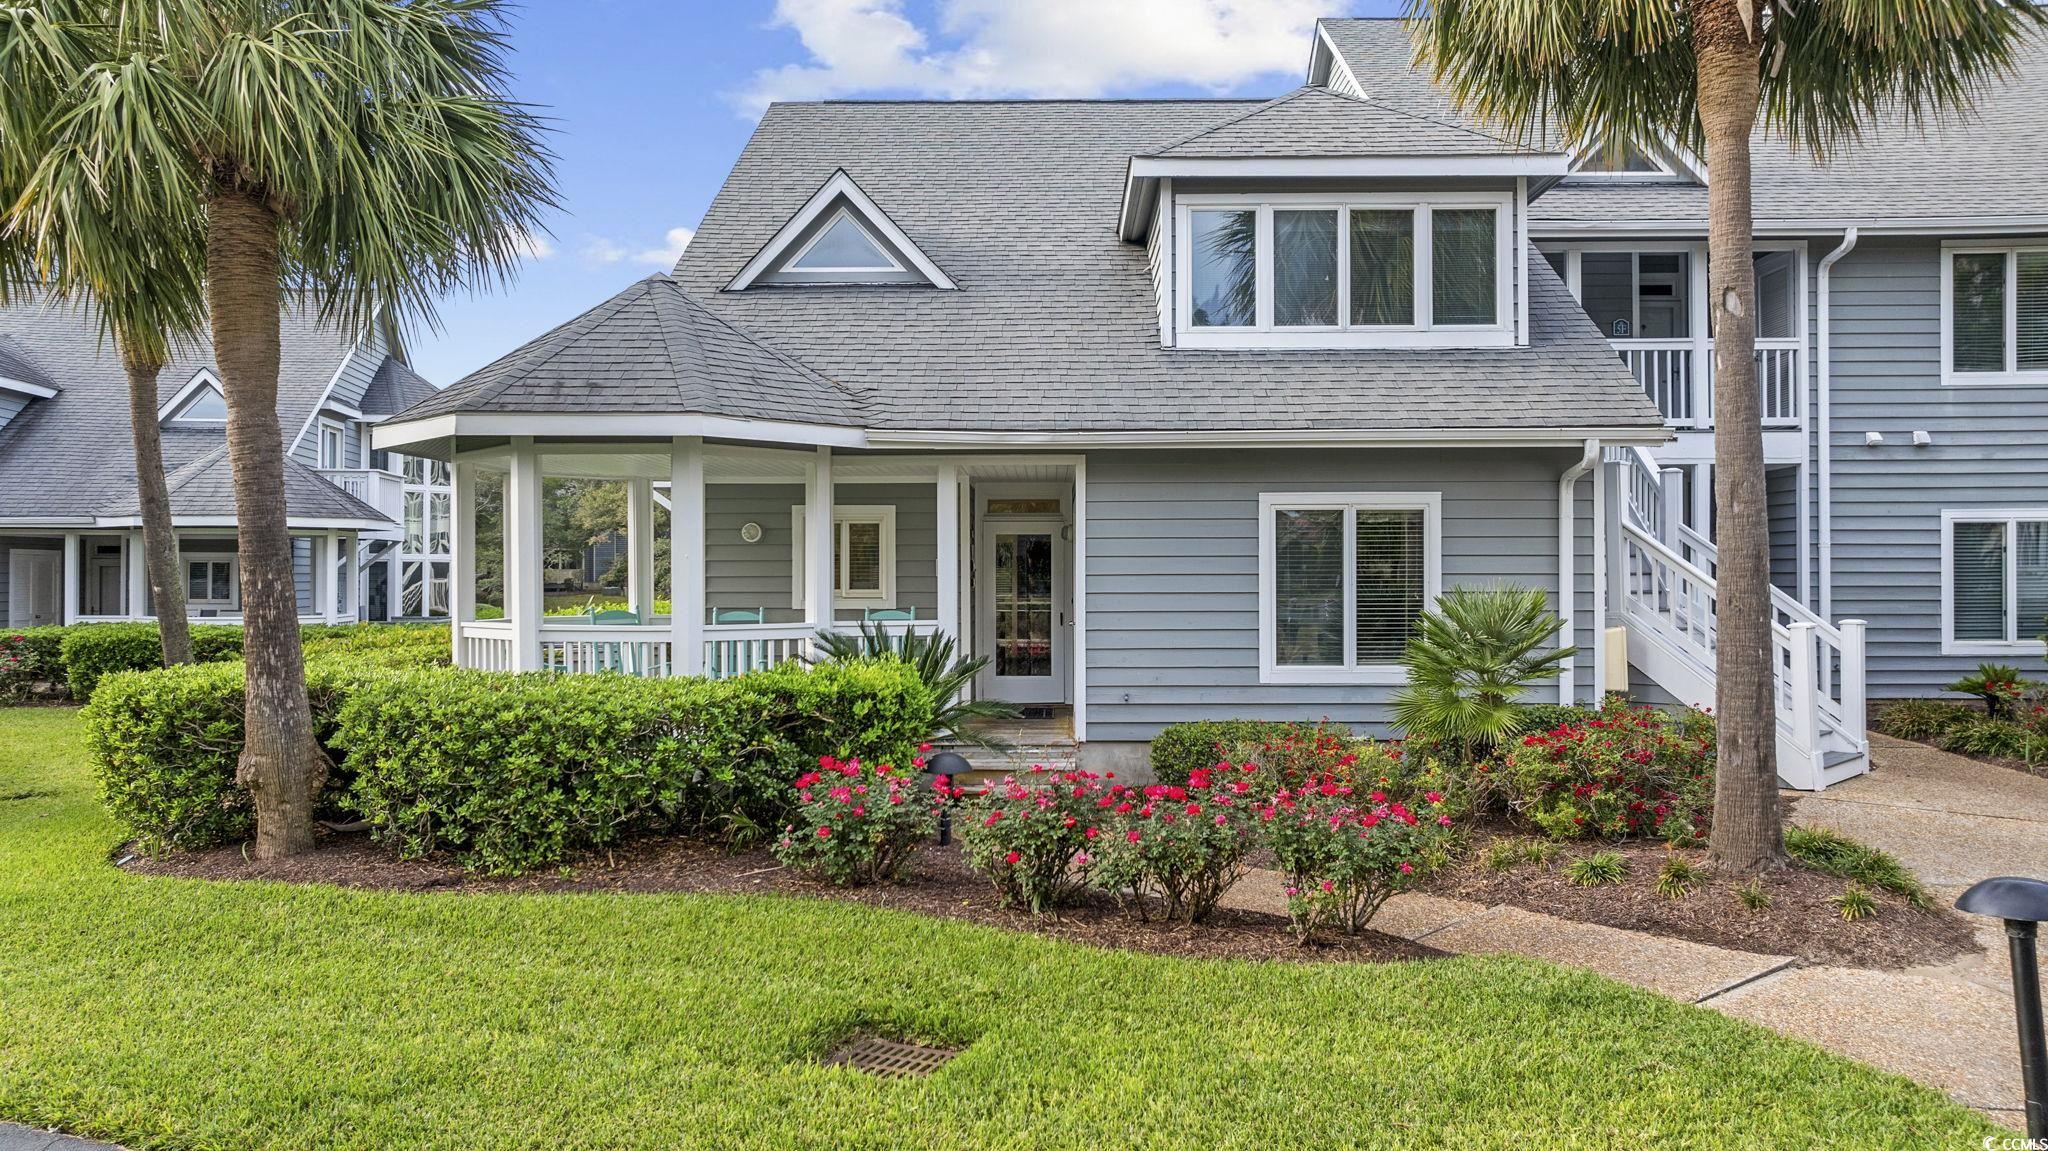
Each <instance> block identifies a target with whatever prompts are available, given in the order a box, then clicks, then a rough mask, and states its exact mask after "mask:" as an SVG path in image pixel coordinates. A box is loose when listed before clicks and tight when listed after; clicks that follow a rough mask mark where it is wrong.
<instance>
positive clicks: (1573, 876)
mask: <svg viewBox="0 0 2048 1151" xmlns="http://www.w3.org/2000/svg"><path fill="white" fill-rule="evenodd" d="M1564 874H1565V878H1567V879H1569V880H1571V881H1572V882H1573V883H1576V884H1578V885H1579V886H1580V887H1599V886H1601V885H1602V884H1608V883H1620V882H1621V881H1622V880H1623V879H1626V878H1628V860H1626V859H1623V858H1622V857H1621V855H1620V853H1618V852H1613V851H1596V852H1594V853H1593V854H1591V855H1584V856H1580V857H1579V858H1577V859H1574V860H1572V861H1571V862H1570V863H1567V864H1565V865H1564Z"/></svg>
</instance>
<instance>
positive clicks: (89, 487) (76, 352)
mask: <svg viewBox="0 0 2048 1151" xmlns="http://www.w3.org/2000/svg"><path fill="white" fill-rule="evenodd" d="M0 333H5V334H6V335H7V336H8V337H10V338H11V339H12V340H13V341H14V342H15V343H16V344H17V345H18V346H19V347H21V348H24V349H26V353H27V355H28V356H30V357H32V358H33V360H34V361H35V363H36V364H38V365H39V366H40V367H41V368H42V369H43V370H44V371H45V372H47V373H48V375H49V376H50V377H51V379H52V380H53V381H54V382H55V383H56V384H57V385H58V386H59V387H61V388H62V389H63V394H62V395H60V396H58V397H56V398H55V399H47V400H37V401H36V402H34V403H32V404H30V405H29V406H28V407H27V408H26V409H25V410H24V411H23V412H22V413H21V414H20V415H19V416H16V417H15V418H14V419H13V420H12V421H11V422H9V423H8V424H7V426H6V427H5V428H0V518H14V517H38V518H40V517H67V518H69V517H76V518H85V517H89V516H91V515H92V514H93V513H94V512H95V510H96V509H98V508H100V507H102V506H105V505H106V504H108V503H110V502H112V501H115V500H117V499H120V498H123V497H127V496H132V494H133V493H134V491H135V450H134V445H133V441H132V437H131V436H130V433H129V427H128V380H127V377H126V376H125V375H124V374H123V373H122V371H121V363H120V358H119V357H118V356H116V355H115V354H114V349H113V345H112V344H111V343H108V342H106V341H103V340H102V339H101V336H100V329H99V321H98V318H97V317H96V316H94V315H93V314H91V313H90V312H88V311H85V310H83V309H81V308H78V307H76V306H73V305H69V304H62V303H58V302H55V301H47V302H46V301H41V300H19V301H17V302H15V303H14V304H12V305H10V306H8V307H4V308H0ZM283 337H284V339H283V358H282V362H281V364H280V371H279V378H278V396H277V411H278V422H279V424H280V426H281V428H282V430H283V434H284V435H285V436H286V437H287V438H289V437H291V436H294V435H296V434H297V433H298V430H299V429H300V428H301V427H303V426H304V425H305V423H306V420H307V419H308V418H309V417H310V416H311V415H312V411H313V407H314V405H315V404H317V403H318V402H319V400H320V396H321V394H322V393H323V392H325V391H326V389H327V385H328V383H329V382H330V381H331V380H333V379H334V376H335V372H336V371H337V369H339V368H340V366H341V363H342V360H343V358H344V357H346V356H347V355H348V353H349V351H350V349H351V348H352V347H354V341H353V340H351V339H349V338H348V337H347V336H346V335H344V334H342V333H341V332H340V331H338V330H336V329H335V328H333V327H332V326H330V325H326V324H322V323H320V322H319V321H318V319H317V318H316V317H315V316H313V315H311V314H310V313H307V312H304V311H300V310H297V309H287V311H286V312H285V315H284V320H283ZM214 367H215V365H214V361H213V353H212V347H211V345H210V343H209V342H208V341H206V340H205V339H204V338H203V337H202V338H201V339H200V341H199V342H198V344H197V346H195V347H188V348H185V349H182V350H181V351H180V352H179V353H178V354H177V355H176V356H174V357H173V358H172V361H171V363H170V364H168V365H167V366H166V367H165V368H164V370H163V374H162V375H160V376H159V377H158V378H157V391H158V395H159V402H161V400H167V399H169V398H170V397H171V396H172V395H173V394H175V393H176V392H177V391H178V389H179V388H182V387H183V386H184V385H185V384H187V383H189V382H190V381H191V379H192V377H193V376H194V375H196V374H198V372H199V370H200V369H202V368H208V369H213V368H214ZM216 370H217V369H216ZM221 442H222V432H221V431H220V430H219V429H216V428H189V427H178V426H175V425H173V426H170V427H166V428H165V429H164V468H165V470H166V471H175V470H177V469H178V468H180V467H182V466H184V465H185V464H187V463H190V462H191V461H192V460H194V459H196V458H198V457H199V456H201V455H203V454H205V453H206V452H207V451H209V450H211V449H212V448H213V447H215V446H217V445H219V444H220V443H221Z"/></svg>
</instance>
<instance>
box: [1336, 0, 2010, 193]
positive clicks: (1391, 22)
mask: <svg viewBox="0 0 2048 1151" xmlns="http://www.w3.org/2000/svg"><path fill="white" fill-rule="evenodd" d="M1320 31H1321V33H1322V35H1323V37H1324V38H1325V39H1326V40H1327V42H1328V43H1329V44H1330V45H1332V46H1333V47H1334V48H1335V49H1336V50H1337V51H1338V52H1339V53H1341V54H1342V56H1343V58H1344V63H1345V64H1346V66H1347V67H1348V68H1349V69H1350V72H1351V74H1352V75H1353V76H1355V77H1356V78H1357V80H1358V83H1359V85H1360V87H1361V88H1363V89H1364V90H1365V93H1366V97H1367V99H1368V100H1370V101H1372V102H1376V103H1377V102H1384V103H1387V104H1389V105H1391V106H1394V107H1398V108H1402V109H1404V110H1407V111H1412V112H1416V113H1419V114H1423V115H1431V116H1437V117H1440V118H1443V119H1446V120H1448V121H1450V122H1452V123H1460V124H1466V125H1468V126H1472V127H1475V128H1479V127H1483V126H1482V125H1479V124H1477V123H1476V122H1475V121H1473V120H1472V119H1471V118H1469V117H1466V116H1464V115H1462V114H1461V113H1459V112H1458V111H1457V109H1456V108H1455V107H1454V106H1453V104H1452V101H1451V98H1450V95H1449V94H1448V93H1447V92H1445V91H1444V90H1443V89H1442V88H1440V87H1438V86H1437V85H1436V84H1435V83H1433V82H1432V81H1431V79H1430V77H1429V75H1428V73H1427V72H1426V71H1424V70H1421V69H1417V68H1415V67H1414V65H1413V63H1412V59H1413V57H1412V51H1413V49H1412V44H1411V41H1410V38H1409V31H1408V22H1407V21H1406V20H1403V19H1399V18H1386V19H1347V20H1324V21H1322V22H1321V25H1320ZM2019 57H2020V58H2019V61H2018V66H2017V69H2016V71H2015V73H2014V75H2012V76H2010V77H2007V78H2004V79H2001V80H1997V81H1994V82H1992V83H1991V84H1990V85H1989V86H1988V87H1987V88H1986V90H1985V91H1984V93H1983V94H1982V95H1981V96H1980V97H1979V98H1978V100H1977V101H1976V111H1975V113H1974V114H1973V115H1970V116H1965V117H1951V118H1950V119H1948V120H1947V121H1945V122H1941V123H1934V124H1929V125H1927V126H1925V128H1924V129H1923V128H1922V127H1921V126H1919V125H1916V124H1913V123H1912V122H1910V121H1909V120H1908V118H1906V117H1904V116H1901V115H1893V116H1889V117H1885V118H1882V119H1880V120H1878V121H1877V122H1875V123H1873V124H1870V125H1869V126H1867V127H1866V129H1865V130H1864V132H1863V135H1862V138H1861V140H1860V141H1859V142H1857V143H1855V144H1852V145H1849V146H1846V147H1844V148H1842V149H1841V150H1840V151H1839V152H1838V153H1837V154H1835V155H1834V156H1832V157H1830V159H1829V161H1828V162H1827V163H1825V164H1822V163H1819V162H1817V161H1816V160H1815V159H1814V158H1813V157H1812V156H1811V155H1809V154H1806V153H1803V152H1801V151H1799V150H1798V149H1796V148H1794V147H1793V146H1792V145H1791V144H1790V143H1789V142H1787V141H1786V140H1784V139H1782V138H1779V137H1775V136H1772V135H1770V134H1768V133H1766V132H1764V131H1762V130H1761V129H1759V130H1758V132H1757V133H1756V136H1755V138H1754V139H1753V140H1752V141H1751V145H1750V149H1751V157H1750V162H1751V166H1752V170H1753V174H1752V181H1751V189H1752V194H1753V196H1754V200H1755V205H1756V217H1757V225H1758V227H1759V228H1764V229H1769V230H1773V231H1777V232H1780V233H1784V232H1788V231H1797V230H1800V229H1802V228H1819V229H1821V230H1826V229H1827V228H1828V227H1829V226H1833V227H1836V228H1839V227H1840V226H1842V225H1843V224H1845V223H1858V222H1865V221H1895V222H1913V221H1923V222H1925V224H1926V225H1927V226H1937V225H1940V226H1946V225H1948V224H1950V223H1953V224H1956V225H1960V226H1969V225H1972V224H1975V223H1978V222H1981V221H1989V220H1999V219H2010V218H2013V217H2026V218H2032V217H2039V218H2040V222H2041V225H2042V226H2044V227H2048V149H2043V148H2041V147H2040V144H2039V141H2041V140H2043V139H2048V38H2044V37H2042V36H2039V35H2036V36H2033V37H2031V38H2030V40H2029V42H2028V43H2027V44H2026V45H2025V46H2024V47H2023V48H2022V50H2021V52H2020V54H2019ZM1959 174H1967V178H1966V179H1958V178H1957V177H1958V175H1959ZM1529 212H1530V217H1531V220H1532V223H1533V224H1534V225H1535V226H1537V227H1539V228H1545V229H1555V230H1570V229H1572V228H1584V229H1587V230H1589V231H1590V230H1595V229H1602V230H1609V231H1612V230H1615V229H1617V228H1625V227H1627V226H1629V225H1630V224H1643V225H1647V226H1652V227H1672V228H1683V227H1691V228H1696V229H1698V230H1700V231H1704V230H1705V227H1706V217H1707V193H1706V189H1705V187H1703V186H1701V185H1699V184H1697V183H1694V182H1692V181H1690V180H1686V179H1674V180H1671V181H1668V182H1662V181H1648V180H1646V181H1631V182H1626V183H1602V182H1587V183H1579V182H1568V183H1565V184H1561V185H1559V186H1557V187H1555V188H1552V189H1550V190H1549V191H1547V192H1545V193H1544V194H1543V196H1542V197H1541V198H1539V199H1537V200H1536V201H1535V202H1534V203H1533V204H1531V205H1530V208H1529Z"/></svg>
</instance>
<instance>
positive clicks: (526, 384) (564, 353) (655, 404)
mask: <svg viewBox="0 0 2048 1151" xmlns="http://www.w3.org/2000/svg"><path fill="white" fill-rule="evenodd" d="M816 186H817V185H816V184H815V183H813V185H812V188H815V187H816ZM806 195H808V190H807V191H806ZM759 246H760V243H759V242H758V241H757V243H756V244H755V247H756V248H758V247H759ZM749 255H751V253H749ZM742 262H744V261H742ZM732 274H733V271H732V270H728V271H727V273H726V276H727V278H728V279H730V278H731V276H732ZM788 290H790V289H767V288H763V289H760V291H762V292H764V293H772V292H775V291H788ZM457 411H509V412H690V413H694V414H699V415H714V416H733V417H739V418H745V419H763V420H785V421H793V422H798V423H811V424H830V425H835V426H841V427H851V426H859V425H861V424H862V423H863V422H864V411H863V403H862V400H861V398H860V397H859V396H858V395H857V394H855V393H854V392H852V391H849V390H847V389H845V388H841V387H839V386H837V385H835V384H834V383H833V382H832V381H831V380H828V379H826V378H825V377H823V376H821V375H819V374H818V373H817V372H815V371H813V370H811V369H810V368H808V367H805V366H804V365H803V364H801V363H798V362H797V361H795V360H793V359H791V358H789V357H788V356H785V355H782V354H780V353H779V352H777V351H774V350H771V349H770V348H768V347H764V346H763V345H762V344H761V343H760V342H758V341H756V340H754V339H751V338H750V337H748V336H747V335H746V334H745V333H742V332H740V331H738V330H736V329H735V328H734V327H733V326H732V325H731V324H729V323H727V322H726V321H725V320H724V319H721V318H720V317H718V316H717V315H714V314H713V313H712V312H711V311H710V310H708V309H707V308H706V307H705V306H704V305H703V304H702V303H700V302H698V301H696V300H692V299H690V298H688V297H686V296H685V295H684V294H683V293H682V291H681V290H680V289H679V288H678V287H677V285H676V283H675V281H673V280H671V279H669V277H667V276H659V275H657V276H649V277H648V278H646V279H644V280H641V281H639V282H638V283H636V284H633V285H632V286H631V287H628V288H627V289H626V290H625V291H623V292H620V293H619V294H618V295H616V296H613V297H612V298H611V299H609V300H606V301H605V302H604V303H602V304H599V305H598V306H597V307H595V308H592V309H591V310H589V311H588V312H585V313H583V314H582V315H580V316H578V317H576V318H575V319H573V320H570V321H569V322H568V323H566V324H563V325H561V326H560V327H558V328H556V329H555V330H553V331H551V332H548V333H547V334H545V335H543V336H541V337H539V338H538V339H535V340H532V341H529V342H528V343H526V344H524V345H522V346H521V347H520V348H518V349H517V350H515V351H514V352H512V353H511V354H510V355H507V356H505V357H503V358H501V359H499V360H497V361H496V362H495V363H492V364H489V365H486V366H485V367H483V368H481V369H479V370H477V371H476V372H474V373H472V374H470V375H469V376H467V377H465V378H463V379H462V380H461V381H459V382H457V383H456V384H454V385H453V386H451V387H449V388H448V389H447V390H446V391H443V392H441V393H439V394H437V395H435V396H432V397H430V398H428V399H427V400H425V401H423V402H421V403H419V404H416V405H414V406H412V407H410V408H408V409H406V410H405V412H404V417H405V418H406V419H416V418H421V417H426V416H436V415H442V414H445V413H448V412H457Z"/></svg>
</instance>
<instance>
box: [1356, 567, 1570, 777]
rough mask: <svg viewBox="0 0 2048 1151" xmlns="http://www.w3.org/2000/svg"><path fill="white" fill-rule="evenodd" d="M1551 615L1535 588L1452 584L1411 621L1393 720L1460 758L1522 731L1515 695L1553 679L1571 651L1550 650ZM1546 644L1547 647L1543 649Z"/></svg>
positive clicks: (1476, 754)
mask: <svg viewBox="0 0 2048 1151" xmlns="http://www.w3.org/2000/svg"><path fill="white" fill-rule="evenodd" d="M1556 634H1557V616H1556V615H1555V614H1553V613H1552V612H1551V610H1550V597H1549V596H1548V595H1547V594H1545V593H1544V591H1543V590H1542V589H1541V588H1530V587H1514V586H1507V585H1503V586H1500V587H1491V588H1452V589H1451V590H1450V591H1447V592H1445V593H1443V594H1442V595H1440V596H1438V597H1437V600H1436V607H1435V608H1434V609H1433V610H1430V611H1425V612H1423V613H1422V614H1421V615H1420V616H1419V617H1417V619H1416V621H1415V629H1414V631H1413V633H1412V634H1410V636H1409V638H1408V646H1407V648H1406V650H1404V651H1403V653H1402V655H1401V662H1402V663H1403V664H1404V665H1406V667H1407V669H1408V682H1407V683H1406V684H1405V685H1404V686H1402V688H1401V689H1400V690H1399V691H1397V692H1395V693H1394V725H1395V726H1396V727H1398V728H1400V729H1401V730H1402V731H1404V732H1406V733H1407V734H1408V735H1410V736H1411V737H1414V738H1417V739H1421V740H1425V741H1427V742H1429V743H1431V744H1432V745H1435V746H1437V747H1441V748H1444V749H1446V750H1447V751H1449V752H1451V753H1452V754H1453V755H1454V756H1455V757H1456V758H1457V759H1458V760H1459V761H1460V762H1468V761H1470V760H1472V759H1476V758H1479V757H1483V756H1486V755H1488V754H1491V753H1492V752H1493V751H1494V750H1495V749H1496V748H1498V747H1499V746H1500V745H1501V744H1502V743H1503V742H1505V741H1506V740H1507V738H1508V737H1509V736H1512V735H1514V734H1515V733H1516V732H1519V731H1521V730H1523V724H1524V718H1523V711H1522V706H1521V704H1520V702H1519V701H1520V699H1521V697H1522V695H1523V693H1524V692H1525V691H1526V690H1527V689H1528V688H1529V687H1531V686H1533V685H1535V684H1537V683H1541V682H1543V681H1545V680H1553V679H1556V678H1557V677H1558V675H1559V674H1560V672H1561V671H1562V670H1563V665H1564V661H1565V660H1567V659H1569V658H1571V655H1572V652H1573V650H1574V649H1572V648H1569V647H1566V648H1550V647H1549V644H1550V640H1551V637H1553V636H1554V635H1556ZM1546 649H1548V650H1546Z"/></svg>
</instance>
